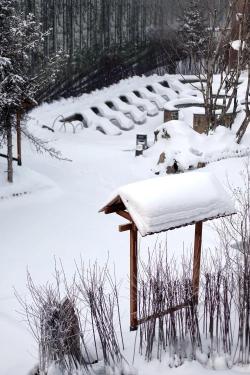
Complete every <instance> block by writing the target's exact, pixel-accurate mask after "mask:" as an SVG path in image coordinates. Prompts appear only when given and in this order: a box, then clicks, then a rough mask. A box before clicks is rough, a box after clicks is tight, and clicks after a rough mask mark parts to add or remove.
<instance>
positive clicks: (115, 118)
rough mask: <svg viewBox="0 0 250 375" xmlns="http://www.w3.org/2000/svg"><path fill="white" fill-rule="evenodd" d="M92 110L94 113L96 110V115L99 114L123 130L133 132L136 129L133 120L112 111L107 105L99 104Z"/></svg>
mask: <svg viewBox="0 0 250 375" xmlns="http://www.w3.org/2000/svg"><path fill="white" fill-rule="evenodd" d="M92 110H94V112H95V110H96V112H97V113H96V114H98V113H99V114H100V115H101V116H103V117H106V118H107V119H109V120H110V121H111V122H112V123H113V124H114V125H116V126H118V128H120V129H121V130H131V129H133V128H134V123H133V121H132V120H131V119H129V118H128V117H127V116H125V114H124V113H122V112H119V111H115V110H113V109H111V108H110V107H109V106H108V105H107V104H106V103H101V104H98V105H97V106H96V107H92Z"/></svg>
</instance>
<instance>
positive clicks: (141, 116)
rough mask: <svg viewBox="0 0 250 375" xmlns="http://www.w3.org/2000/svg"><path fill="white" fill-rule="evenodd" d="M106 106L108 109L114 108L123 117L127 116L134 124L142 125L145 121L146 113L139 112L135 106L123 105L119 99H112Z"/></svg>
mask: <svg viewBox="0 0 250 375" xmlns="http://www.w3.org/2000/svg"><path fill="white" fill-rule="evenodd" d="M106 104H107V105H108V106H109V107H110V108H114V109H116V110H117V111H120V112H122V113H124V114H125V115H129V117H131V118H132V120H133V121H134V122H135V123H136V124H143V123H144V122H145V121H146V119H147V113H146V112H142V111H140V110H139V109H138V108H137V107H136V106H135V105H131V104H127V103H125V102H124V101H122V100H121V99H120V98H114V99H112V100H110V101H107V102H106Z"/></svg>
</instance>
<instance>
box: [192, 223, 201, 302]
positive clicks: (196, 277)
mask: <svg viewBox="0 0 250 375" xmlns="http://www.w3.org/2000/svg"><path fill="white" fill-rule="evenodd" d="M201 244H202V221H199V222H198V223H196V224H195V238H194V259H193V295H194V301H195V302H196V303H198V298H199V285H200V267H201Z"/></svg>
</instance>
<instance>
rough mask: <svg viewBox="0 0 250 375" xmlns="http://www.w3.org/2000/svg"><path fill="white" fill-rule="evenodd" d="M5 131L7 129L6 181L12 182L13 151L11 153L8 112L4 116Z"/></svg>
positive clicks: (10, 129)
mask: <svg viewBox="0 0 250 375" xmlns="http://www.w3.org/2000/svg"><path fill="white" fill-rule="evenodd" d="M6 131H7V155H8V171H7V175H8V181H9V182H13V153H12V147H13V145H12V128H11V117H10V115H9V114H8V115H7V118H6Z"/></svg>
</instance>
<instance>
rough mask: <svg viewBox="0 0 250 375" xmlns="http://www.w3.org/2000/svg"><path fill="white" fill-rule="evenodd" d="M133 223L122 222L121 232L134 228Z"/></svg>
mask: <svg viewBox="0 0 250 375" xmlns="http://www.w3.org/2000/svg"><path fill="white" fill-rule="evenodd" d="M132 228H133V224H122V225H119V232H127V231H128V230H132Z"/></svg>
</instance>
